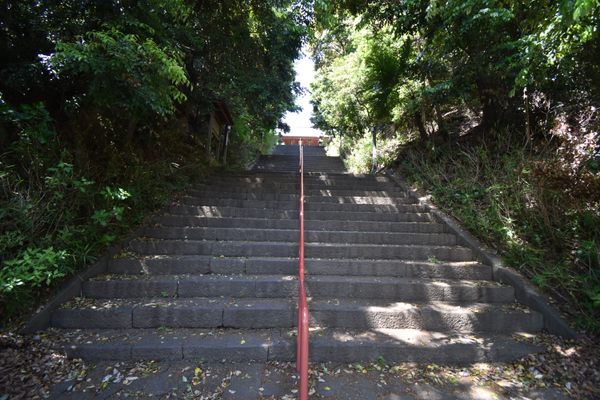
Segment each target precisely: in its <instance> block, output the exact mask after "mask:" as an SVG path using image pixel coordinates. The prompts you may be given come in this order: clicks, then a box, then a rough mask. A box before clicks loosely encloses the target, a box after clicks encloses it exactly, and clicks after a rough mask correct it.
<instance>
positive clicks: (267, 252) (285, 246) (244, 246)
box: [129, 239, 474, 261]
mask: <svg viewBox="0 0 600 400" xmlns="http://www.w3.org/2000/svg"><path fill="white" fill-rule="evenodd" d="M129 250H130V251H133V252H134V253H137V254H139V255H161V254H164V255H218V256H223V257H295V256H296V255H297V254H298V245H297V243H288V242H249V241H248V242H247V241H227V242H220V241H208V240H187V241H183V240H153V239H148V240H140V239H136V240H133V241H131V242H130V244H129ZM305 256H306V257H308V258H342V259H352V258H354V259H372V260H374V259H381V260H392V259H402V260H423V261H425V260H440V261H472V260H473V259H474V257H473V254H472V252H471V250H470V249H468V248H465V247H460V246H433V245H432V246H419V245H375V244H341V243H335V244H332V243H306V245H305Z"/></svg>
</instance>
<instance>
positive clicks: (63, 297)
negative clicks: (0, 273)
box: [21, 227, 142, 334]
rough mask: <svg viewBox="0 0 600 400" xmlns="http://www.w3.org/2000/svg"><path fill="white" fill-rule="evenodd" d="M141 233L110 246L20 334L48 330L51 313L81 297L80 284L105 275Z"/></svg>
mask: <svg viewBox="0 0 600 400" xmlns="http://www.w3.org/2000/svg"><path fill="white" fill-rule="evenodd" d="M141 233H142V228H141V227H138V228H136V229H134V230H133V231H132V232H131V233H129V234H128V235H127V236H126V237H125V239H123V240H122V241H120V242H119V243H117V244H115V245H113V246H111V247H109V248H108V250H106V252H105V253H104V254H103V255H102V256H101V257H100V258H99V259H98V260H97V261H96V262H94V263H93V264H91V265H90V266H88V267H87V268H85V269H84V270H83V271H81V272H79V273H77V274H75V276H73V277H72V278H71V279H70V280H69V281H68V282H67V283H66V284H65V285H64V286H63V287H62V288H61V289H60V290H59V291H58V293H57V294H55V295H54V296H53V297H52V299H50V301H48V302H47V303H46V304H45V305H44V306H43V307H42V308H41V309H40V310H38V311H36V312H35V314H33V316H32V317H31V318H29V321H27V324H25V326H24V327H23V329H21V333H24V334H28V333H34V332H37V331H40V330H43V329H46V328H48V326H49V325H50V315H51V314H52V311H54V310H56V309H57V308H58V307H60V305H61V304H62V303H65V302H67V301H69V300H71V299H73V298H75V297H78V296H81V286H82V283H83V282H84V281H86V280H88V279H90V278H93V277H94V276H98V275H102V274H105V273H106V272H107V271H108V263H109V261H110V260H111V259H112V258H113V257H114V256H115V255H117V254H119V253H120V252H121V250H123V249H124V248H126V247H127V246H128V245H129V242H130V241H131V240H132V239H134V238H135V237H137V236H139V235H140V234H141Z"/></svg>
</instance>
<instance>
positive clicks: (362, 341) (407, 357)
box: [270, 329, 543, 365]
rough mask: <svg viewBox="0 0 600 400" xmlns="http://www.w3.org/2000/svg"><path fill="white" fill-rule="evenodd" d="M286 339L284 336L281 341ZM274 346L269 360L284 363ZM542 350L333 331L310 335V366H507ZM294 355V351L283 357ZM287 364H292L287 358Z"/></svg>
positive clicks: (487, 341) (454, 338)
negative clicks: (353, 364) (318, 364)
mask: <svg viewBox="0 0 600 400" xmlns="http://www.w3.org/2000/svg"><path fill="white" fill-rule="evenodd" d="M285 337H286V335H285V334H284V336H283V338H285ZM283 348H284V346H283V343H281V342H280V345H279V346H274V347H273V348H272V349H271V351H270V354H271V357H273V358H274V359H275V358H281V359H284V358H285V357H284V355H279V354H278V353H277V352H278V351H281V350H282V349H283ZM542 350H543V347H542V346H539V345H533V344H528V343H523V341H519V340H516V339H514V338H512V337H511V336H509V335H494V334H491V335H482V334H476V335H468V336H465V335H461V334H456V333H454V334H453V333H448V332H435V331H423V330H419V329H371V330H360V331H356V330H339V329H338V330H336V329H317V330H314V331H311V332H310V352H309V353H310V357H311V361H312V362H341V363H349V362H376V361H379V360H381V359H383V360H385V362H386V363H400V362H416V363H424V364H432V363H437V364H451V365H468V364H473V363H477V362H487V363H491V362H510V361H514V360H517V359H519V358H521V357H524V356H525V355H527V354H531V353H536V352H539V351H542ZM290 353H291V355H294V353H295V351H294V347H293V343H292V348H291V349H288V350H287V354H288V355H289V354H290ZM289 360H293V358H290V359H289Z"/></svg>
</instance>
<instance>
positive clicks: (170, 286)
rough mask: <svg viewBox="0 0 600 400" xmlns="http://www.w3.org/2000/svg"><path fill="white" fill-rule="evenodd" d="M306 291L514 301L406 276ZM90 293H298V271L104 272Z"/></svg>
mask: <svg viewBox="0 0 600 400" xmlns="http://www.w3.org/2000/svg"><path fill="white" fill-rule="evenodd" d="M306 287H307V293H308V295H309V296H311V297H312V298H328V297H332V296H335V297H338V298H351V299H389V300H395V301H421V302H424V301H444V302H448V303H459V302H481V303H510V302H513V301H514V289H513V288H512V287H511V286H502V285H500V284H498V283H496V282H491V281H467V280H439V279H408V278H395V277H389V276H387V277H370V276H340V275H309V276H307V277H306ZM82 293H83V296H85V297H88V298H98V299H100V298H104V299H110V298H121V299H123V298H141V297H179V298H186V297H236V298H249V297H255V298H270V297H294V296H296V295H297V293H298V282H297V279H296V276H294V275H212V274H210V275H180V276H172V275H170V276H147V275H138V276H133V275H131V276H127V277H124V276H122V275H117V276H113V275H104V276H100V277H98V278H95V279H93V280H88V281H85V282H83V284H82Z"/></svg>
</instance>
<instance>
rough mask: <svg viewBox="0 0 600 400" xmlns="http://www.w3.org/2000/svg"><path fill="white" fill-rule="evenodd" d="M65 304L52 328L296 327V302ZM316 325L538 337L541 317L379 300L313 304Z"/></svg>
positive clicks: (484, 307) (513, 310) (507, 308)
mask: <svg viewBox="0 0 600 400" xmlns="http://www.w3.org/2000/svg"><path fill="white" fill-rule="evenodd" d="M77 301H78V300H77V299H76V301H72V302H69V303H66V304H64V305H63V307H62V308H59V309H57V310H55V311H53V312H52V315H51V325H52V326H54V327H57V328H70V329H99V328H102V329H119V328H161V327H166V328H169V327H171V328H219V327H225V328H240V329H246V328H252V329H262V328H292V327H294V326H295V323H296V318H295V317H296V311H295V310H296V303H295V301H293V300H292V299H289V298H284V299H282V298H269V299H256V298H254V299H223V298H190V299H163V298H160V299H156V298H152V299H147V300H144V299H136V300H135V301H133V300H114V299H110V300H90V299H84V300H83V301H82V302H80V303H78V302H77ZM309 309H310V319H311V326H314V327H326V328H354V329H370V328H389V329H422V330H432V331H443V332H495V333H500V332H503V333H507V332H537V331H540V330H541V329H542V327H543V320H542V316H541V315H540V314H538V313H537V312H534V311H529V310H526V309H521V308H519V307H516V306H513V305H512V304H509V305H496V304H484V303H466V304H461V305H455V304H448V303H437V302H427V303H402V302H394V301H381V300H379V301H374V300H343V299H328V300H311V301H310V302H309Z"/></svg>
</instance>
